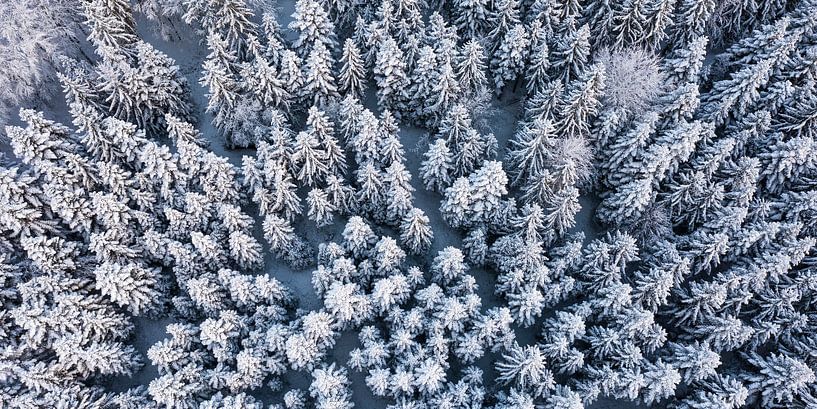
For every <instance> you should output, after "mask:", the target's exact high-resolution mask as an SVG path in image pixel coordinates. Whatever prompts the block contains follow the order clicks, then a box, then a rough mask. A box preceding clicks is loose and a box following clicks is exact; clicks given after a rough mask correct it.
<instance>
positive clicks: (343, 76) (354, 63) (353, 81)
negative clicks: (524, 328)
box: [338, 38, 366, 98]
mask: <svg viewBox="0 0 817 409" xmlns="http://www.w3.org/2000/svg"><path fill="white" fill-rule="evenodd" d="M340 64H341V66H340V71H339V72H338V82H339V84H340V87H339V90H340V92H341V93H343V94H346V95H351V96H354V97H357V98H361V97H363V92H364V91H365V90H366V67H365V66H364V65H363V60H362V59H361V57H360V50H359V49H358V47H357V45H355V42H354V40H352V39H351V38H349V39H346V41H345V42H344V43H343V54H342V55H341V57H340Z"/></svg>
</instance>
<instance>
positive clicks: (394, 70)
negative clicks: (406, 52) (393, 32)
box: [374, 37, 408, 110]
mask: <svg viewBox="0 0 817 409" xmlns="http://www.w3.org/2000/svg"><path fill="white" fill-rule="evenodd" d="M374 76H375V81H376V82H377V100H378V103H379V104H380V105H382V106H383V107H384V108H388V109H391V110H396V109H399V108H400V107H401V106H402V104H401V102H402V101H403V99H404V98H405V87H406V85H407V84H408V78H407V76H406V64H405V61H404V60H403V52H402V51H401V50H400V48H399V47H398V46H397V42H396V41H394V39H393V38H391V37H389V38H386V39H384V40H383V41H382V42H381V43H380V44H379V46H378V48H377V58H376V60H375V64H374Z"/></svg>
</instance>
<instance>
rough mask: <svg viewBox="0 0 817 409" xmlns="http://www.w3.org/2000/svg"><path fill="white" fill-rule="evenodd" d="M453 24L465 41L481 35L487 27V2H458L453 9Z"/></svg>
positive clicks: (481, 0) (465, 0)
mask: <svg viewBox="0 0 817 409" xmlns="http://www.w3.org/2000/svg"><path fill="white" fill-rule="evenodd" d="M454 10H455V11H456V13H455V16H456V17H455V20H454V22H455V24H456V25H457V28H459V30H460V33H462V35H463V37H465V38H467V39H474V38H476V37H477V36H479V35H481V34H482V33H483V32H484V30H485V28H486V27H487V25H488V2H487V1H485V0H460V1H458V2H457V4H456V7H454Z"/></svg>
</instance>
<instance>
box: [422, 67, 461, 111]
mask: <svg viewBox="0 0 817 409" xmlns="http://www.w3.org/2000/svg"><path fill="white" fill-rule="evenodd" d="M433 81H434V85H433V86H432V89H431V95H430V96H431V98H430V101H428V104H429V105H428V109H429V110H430V112H431V114H432V117H434V118H436V120H435V121H434V122H435V123H439V121H440V119H441V117H442V116H443V115H444V114H443V113H445V112H447V111H448V110H449V108H451V106H452V105H453V104H454V103H455V102H456V101H457V99H458V98H459V95H460V86H459V82H458V80H457V78H456V76H455V75H454V68H453V67H452V66H451V63H450V61H448V60H446V61H443V62H442V65H441V66H438V68H437V72H436V75H435V78H434V79H433Z"/></svg>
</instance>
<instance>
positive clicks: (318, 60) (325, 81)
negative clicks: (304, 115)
mask: <svg viewBox="0 0 817 409" xmlns="http://www.w3.org/2000/svg"><path fill="white" fill-rule="evenodd" d="M333 65H334V60H333V59H332V56H331V55H330V54H329V50H327V49H326V46H325V45H324V44H323V43H317V44H315V46H314V47H313V48H312V51H310V53H309V57H308V58H307V59H306V64H305V65H304V87H305V88H304V92H305V95H307V96H309V95H311V96H312V103H313V104H315V105H318V106H325V105H327V104H328V103H329V101H330V100H332V99H334V98H336V97H337V96H338V91H337V86H336V85H335V78H334V75H333V74H332V66H333Z"/></svg>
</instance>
